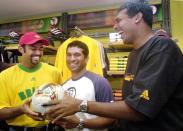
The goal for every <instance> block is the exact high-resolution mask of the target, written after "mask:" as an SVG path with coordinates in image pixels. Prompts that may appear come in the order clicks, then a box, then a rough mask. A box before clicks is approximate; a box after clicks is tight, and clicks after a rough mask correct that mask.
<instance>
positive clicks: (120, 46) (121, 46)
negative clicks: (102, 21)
mask: <svg viewBox="0 0 183 131" xmlns="http://www.w3.org/2000/svg"><path fill="white" fill-rule="evenodd" d="M108 45H109V48H114V49H127V50H132V49H133V45H127V44H124V43H123V41H119V42H109V44H108Z"/></svg>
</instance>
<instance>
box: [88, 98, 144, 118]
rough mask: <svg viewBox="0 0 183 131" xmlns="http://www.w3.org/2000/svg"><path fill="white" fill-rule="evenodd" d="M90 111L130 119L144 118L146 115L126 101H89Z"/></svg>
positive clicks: (105, 115) (104, 115)
mask: <svg viewBox="0 0 183 131" xmlns="http://www.w3.org/2000/svg"><path fill="white" fill-rule="evenodd" d="M88 112H89V113H91V114H96V115H100V116H103V117H109V118H116V119H119V118H122V119H128V120H134V121H139V120H143V119H144V116H143V115H142V114H140V113H139V112H137V111H135V110H134V109H132V108H131V107H129V106H128V105H127V104H126V103H125V102H124V101H119V102H113V103H100V102H92V101H89V102H88Z"/></svg>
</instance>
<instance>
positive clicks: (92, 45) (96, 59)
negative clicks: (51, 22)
mask: <svg viewBox="0 0 183 131" xmlns="http://www.w3.org/2000/svg"><path fill="white" fill-rule="evenodd" d="M74 40H79V41H81V42H84V43H85V44H86V45H87V46H88V49H89V60H88V63H87V66H86V69H87V70H89V71H91V72H94V73H96V74H99V75H101V76H103V68H102V60H101V57H100V55H101V53H100V47H99V43H98V41H97V40H95V39H92V38H90V37H88V36H84V35H83V36H80V37H71V38H69V39H68V40H66V41H65V42H64V43H63V44H62V45H61V46H60V47H59V49H58V51H57V55H56V60H55V66H56V67H57V68H58V70H59V71H60V72H61V73H62V82H65V81H66V80H67V79H69V78H70V77H71V73H70V71H69V69H68V68H67V65H66V49H67V46H68V44H69V43H71V42H72V41H74Z"/></svg>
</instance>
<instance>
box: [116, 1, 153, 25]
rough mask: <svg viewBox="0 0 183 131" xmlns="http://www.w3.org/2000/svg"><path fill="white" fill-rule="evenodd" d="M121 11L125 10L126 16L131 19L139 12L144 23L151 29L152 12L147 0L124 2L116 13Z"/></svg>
mask: <svg viewBox="0 0 183 131" xmlns="http://www.w3.org/2000/svg"><path fill="white" fill-rule="evenodd" d="M123 9H127V15H128V16H129V17H133V16H135V15H136V14H137V13H139V12H141V13H142V15H143V20H144V22H145V23H146V24H147V25H148V26H149V27H151V28H152V23H153V12H152V8H151V6H150V5H149V4H148V2H147V0H126V1H125V2H124V3H123V4H122V5H121V7H120V8H119V9H118V13H119V12H120V11H122V10H123Z"/></svg>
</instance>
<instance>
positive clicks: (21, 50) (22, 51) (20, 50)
mask: <svg viewBox="0 0 183 131" xmlns="http://www.w3.org/2000/svg"><path fill="white" fill-rule="evenodd" d="M18 50H19V52H20V53H21V54H23V53H24V48H23V47H22V46H18Z"/></svg>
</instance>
